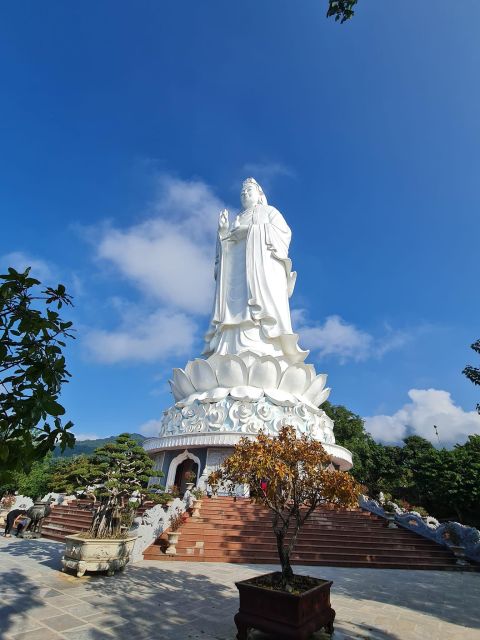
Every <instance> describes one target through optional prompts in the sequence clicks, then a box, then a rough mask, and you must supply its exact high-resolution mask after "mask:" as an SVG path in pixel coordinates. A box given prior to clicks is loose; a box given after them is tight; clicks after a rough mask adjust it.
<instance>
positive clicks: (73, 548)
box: [62, 433, 158, 577]
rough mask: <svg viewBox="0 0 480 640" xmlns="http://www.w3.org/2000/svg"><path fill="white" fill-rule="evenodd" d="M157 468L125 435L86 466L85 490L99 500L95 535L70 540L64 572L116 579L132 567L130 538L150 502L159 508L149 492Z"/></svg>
mask: <svg viewBox="0 0 480 640" xmlns="http://www.w3.org/2000/svg"><path fill="white" fill-rule="evenodd" d="M152 467H153V462H152V460H151V459H150V458H149V456H148V454H147V453H146V452H145V451H144V449H143V448H142V447H141V446H140V445H139V444H138V443H137V442H136V441H135V440H134V439H133V438H131V437H130V435H129V434H128V433H123V434H121V435H120V436H118V438H117V439H116V441H115V442H111V443H107V444H105V445H103V446H102V447H99V448H98V449H96V450H95V451H94V453H93V455H92V456H91V457H90V458H89V459H88V462H85V464H84V465H82V476H81V478H82V480H83V482H84V483H85V484H86V486H84V487H83V490H84V492H85V493H86V494H88V495H90V496H92V498H93V500H94V509H93V520H92V525H91V527H90V530H89V531H87V532H82V533H76V534H73V535H69V536H66V537H65V541H66V546H65V552H64V556H63V559H62V565H63V569H62V570H63V571H65V570H66V569H74V570H75V571H76V574H77V576H78V577H80V576H83V574H84V573H85V571H105V570H106V571H107V572H108V575H113V574H114V573H115V571H117V570H118V571H121V570H123V569H124V568H125V565H126V564H127V563H128V561H129V555H130V552H131V550H132V548H133V545H134V542H135V539H136V536H135V535H132V534H131V533H129V530H130V528H131V526H132V524H133V519H134V517H135V513H136V510H137V508H138V507H139V506H140V505H141V504H142V503H143V501H144V500H145V499H146V498H149V499H150V500H152V501H153V502H158V500H157V495H156V494H155V492H154V491H151V490H150V489H148V488H147V487H148V480H149V478H150V476H151V475H153V471H152Z"/></svg>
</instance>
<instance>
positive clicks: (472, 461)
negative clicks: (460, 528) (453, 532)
mask: <svg viewBox="0 0 480 640" xmlns="http://www.w3.org/2000/svg"><path fill="white" fill-rule="evenodd" d="M452 454H453V455H452V458H453V465H454V467H455V470H456V471H457V473H458V475H459V476H460V478H458V479H457V483H456V485H455V488H456V492H455V495H454V496H453V500H454V504H455V505H456V508H457V513H459V514H460V518H461V521H462V522H464V523H467V522H468V523H469V524H472V525H474V526H477V527H478V526H480V435H472V436H469V437H468V440H467V442H465V444H463V445H458V444H457V445H455V447H454V449H453V452H452Z"/></svg>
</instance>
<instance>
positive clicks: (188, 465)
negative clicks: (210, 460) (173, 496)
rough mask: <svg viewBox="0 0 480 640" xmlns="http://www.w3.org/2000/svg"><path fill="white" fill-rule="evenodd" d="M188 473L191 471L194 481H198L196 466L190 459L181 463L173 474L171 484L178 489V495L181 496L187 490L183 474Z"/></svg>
mask: <svg viewBox="0 0 480 640" xmlns="http://www.w3.org/2000/svg"><path fill="white" fill-rule="evenodd" d="M189 471H193V473H194V474H195V476H196V479H198V464H197V463H196V462H195V460H192V459H191V458H187V459H186V460H184V461H183V462H181V463H180V464H179V465H178V467H177V470H176V472H175V482H174V483H173V484H175V485H176V486H177V487H178V488H179V490H180V495H183V494H184V493H185V491H186V489H187V486H186V485H187V480H186V479H185V474H186V473H187V472H189ZM195 484H196V481H195Z"/></svg>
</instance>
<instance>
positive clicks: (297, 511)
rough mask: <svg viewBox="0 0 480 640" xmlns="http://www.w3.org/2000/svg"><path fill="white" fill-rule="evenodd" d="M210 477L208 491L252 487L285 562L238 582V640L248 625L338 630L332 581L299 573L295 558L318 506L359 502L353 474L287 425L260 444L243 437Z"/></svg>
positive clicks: (284, 630) (298, 634)
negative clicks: (266, 511)
mask: <svg viewBox="0 0 480 640" xmlns="http://www.w3.org/2000/svg"><path fill="white" fill-rule="evenodd" d="M213 474H214V475H213V477H212V478H209V480H208V482H209V484H210V485H211V486H213V485H214V484H220V483H221V484H223V485H225V486H227V487H228V486H230V487H232V486H235V485H241V484H247V485H249V487H250V495H251V498H252V499H253V500H254V501H255V502H257V503H259V504H261V505H263V506H266V507H268V509H269V510H270V511H271V515H272V526H273V531H274V534H275V537H276V541H277V550H278V556H279V559H280V565H281V571H279V572H275V573H271V574H266V575H262V576H258V577H256V578H252V579H249V580H244V581H241V582H237V583H236V586H237V588H238V590H239V594H240V609H239V612H238V613H237V614H236V616H235V623H236V625H237V629H238V635H237V638H238V639H239V640H246V638H247V634H248V629H249V628H257V629H260V630H262V631H264V632H267V633H272V634H273V635H275V634H278V635H279V636H281V637H291V638H307V637H308V636H309V635H310V634H312V633H313V632H314V631H316V630H317V629H320V628H321V627H325V628H326V629H327V631H329V632H333V620H334V618H335V611H334V610H333V609H332V608H331V606H330V587H331V585H332V583H331V582H329V581H327V580H320V579H317V578H311V577H306V576H299V575H294V573H293V570H292V567H291V564H290V558H291V554H292V551H293V549H294V547H295V542H296V540H297V536H298V533H299V531H300V529H301V528H302V526H303V525H304V524H305V522H306V521H307V520H308V518H309V517H310V516H311V514H312V513H313V512H314V511H315V509H316V508H317V507H319V506H321V505H324V504H330V505H335V506H338V507H350V506H354V505H356V504H357V500H358V494H359V487H358V485H357V483H356V482H355V480H354V479H353V477H352V476H351V475H349V474H348V473H346V472H342V471H337V470H335V468H334V467H333V465H332V464H331V458H330V456H329V455H328V454H327V452H326V451H325V449H324V448H323V447H322V445H321V444H320V443H319V442H317V441H316V440H313V439H312V438H310V437H308V436H306V435H303V436H301V437H297V436H296V433H295V430H294V429H293V428H292V427H289V426H285V427H283V428H282V429H281V430H280V432H279V434H278V436H268V435H266V434H265V433H263V432H260V434H259V435H258V437H257V439H256V440H249V439H248V438H242V439H241V440H240V442H239V444H237V446H236V447H235V450H234V452H233V454H232V455H231V456H229V457H228V458H227V459H226V460H225V461H224V462H223V463H222V465H221V467H220V468H219V469H218V470H216V471H214V472H213Z"/></svg>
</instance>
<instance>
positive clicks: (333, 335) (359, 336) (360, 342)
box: [292, 309, 412, 364]
mask: <svg viewBox="0 0 480 640" xmlns="http://www.w3.org/2000/svg"><path fill="white" fill-rule="evenodd" d="M292 322H293V324H294V325H295V326H296V329H297V330H298V331H299V333H300V340H301V343H302V344H303V345H304V346H305V348H307V349H311V350H313V351H316V352H318V354H319V355H320V357H326V356H332V357H336V358H338V360H339V361H340V362H341V363H342V364H344V363H345V362H347V361H348V360H354V361H357V362H361V361H364V360H367V359H368V358H381V357H382V356H383V355H385V354H386V353H387V352H388V351H392V350H393V349H398V348H400V347H402V346H403V345H404V344H406V342H408V341H409V340H410V339H411V337H412V336H411V334H410V333H408V332H405V331H394V330H393V329H391V328H390V327H388V326H387V327H386V332H385V335H384V336H382V337H379V338H375V337H374V336H372V335H371V334H369V333H367V332H366V331H362V330H361V329H358V328H357V327H356V326H355V325H353V324H350V323H348V322H346V321H345V320H343V319H342V318H341V317H340V316H338V315H333V316H328V317H327V318H326V320H325V322H324V323H323V324H312V323H310V322H309V321H308V320H307V319H306V312H305V310H304V309H294V310H293V311H292Z"/></svg>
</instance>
